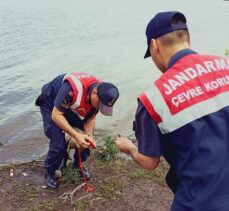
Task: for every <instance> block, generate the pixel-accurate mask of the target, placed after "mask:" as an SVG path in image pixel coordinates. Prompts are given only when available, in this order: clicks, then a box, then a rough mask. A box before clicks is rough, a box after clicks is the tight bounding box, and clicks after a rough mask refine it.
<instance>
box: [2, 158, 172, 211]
mask: <svg viewBox="0 0 229 211" xmlns="http://www.w3.org/2000/svg"><path fill="white" fill-rule="evenodd" d="M42 165H43V163H42V161H34V162H30V163H25V164H16V165H11V166H4V167H0V210H1V211H11V210H12V211H13V210H14V211H15V210H36V211H38V210H81V211H82V210H100V211H103V210H104V211H105V210H106V211H107V210H114V211H115V210H119V211H120V210H131V211H134V210H136V211H137V210H148V211H168V210H170V205H171V202H172V197H173V196H172V193H171V192H170V191H169V189H168V188H167V186H166V184H165V182H164V176H165V173H166V171H167V169H168V167H167V165H166V163H164V162H162V163H161V164H160V166H159V167H158V168H157V170H156V171H154V172H151V171H146V170H142V169H140V168H139V167H138V166H137V165H136V164H135V163H134V162H133V161H131V160H129V159H126V158H118V159H117V160H115V161H111V162H102V161H99V160H96V159H90V160H89V161H88V162H87V164H86V165H87V167H88V168H89V169H90V172H91V175H92V179H91V181H90V184H91V185H92V186H93V187H96V190H95V192H93V193H87V192H85V185H84V184H83V182H82V181H79V182H77V183H75V184H71V183H68V182H66V181H64V180H63V179H60V185H59V188H58V189H57V190H48V189H44V188H42V186H41V185H42V182H43V167H42ZM12 169H13V170H12ZM10 172H13V176H12V177H11V176H10ZM77 187H79V189H78V190H75V189H76V188H77ZM74 190H75V192H74ZM71 194H72V195H71Z"/></svg>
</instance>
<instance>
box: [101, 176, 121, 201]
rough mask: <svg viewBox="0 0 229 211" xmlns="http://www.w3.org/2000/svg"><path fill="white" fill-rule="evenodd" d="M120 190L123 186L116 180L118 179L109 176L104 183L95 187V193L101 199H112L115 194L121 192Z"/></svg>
mask: <svg viewBox="0 0 229 211" xmlns="http://www.w3.org/2000/svg"><path fill="white" fill-rule="evenodd" d="M122 188H123V184H122V183H121V182H120V181H119V180H118V178H115V177H113V176H109V177H107V178H106V181H104V182H103V183H102V184H100V185H98V186H97V191H98V193H99V195H100V196H101V197H105V198H108V199H114V198H115V196H116V194H117V192H118V191H121V190H122Z"/></svg>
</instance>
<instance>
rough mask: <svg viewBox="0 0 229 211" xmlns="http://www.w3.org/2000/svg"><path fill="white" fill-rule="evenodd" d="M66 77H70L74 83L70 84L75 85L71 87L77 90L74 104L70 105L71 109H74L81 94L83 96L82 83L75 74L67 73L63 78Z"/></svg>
mask: <svg viewBox="0 0 229 211" xmlns="http://www.w3.org/2000/svg"><path fill="white" fill-rule="evenodd" d="M67 77H68V78H70V79H71V80H72V81H73V82H74V83H72V86H74V85H75V87H73V89H74V90H78V95H77V98H76V99H75V102H74V104H73V105H71V109H73V110H75V109H76V108H77V107H79V106H80V104H81V100H82V96H83V85H82V83H81V82H80V80H79V79H78V78H77V77H76V76H75V75H73V74H71V73H69V74H67V75H65V77H64V80H65V79H66V78H67Z"/></svg>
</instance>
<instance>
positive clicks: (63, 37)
mask: <svg viewBox="0 0 229 211" xmlns="http://www.w3.org/2000/svg"><path fill="white" fill-rule="evenodd" d="M166 10H180V11H182V12H184V13H185V14H186V16H187V19H188V24H189V28H190V33H191V37H192V44H193V45H192V46H193V49H195V50H197V51H199V52H201V53H212V54H219V55H223V54H224V51H225V49H226V48H228V47H229V40H228V36H229V24H228V20H229V2H227V1H223V0H222V1H221V0H202V1H197V0H193V1H182V0H174V1H168V0H167V1H166V0H161V1H156V0H144V1H139V0H115V1H107V0H93V1H91V0H68V1H63V0H49V1H45V0H39V1H37V0H1V1H0V125H1V126H0V142H2V143H3V144H4V145H3V147H1V149H0V164H3V163H7V162H13V161H26V160H31V159H36V158H37V157H38V156H40V155H41V154H43V153H45V152H46V150H47V144H48V140H47V139H46V138H45V137H44V135H43V133H42V122H41V115H40V113H39V111H38V109H37V108H36V107H35V106H34V100H35V98H36V96H37V95H38V93H39V92H40V87H41V86H42V85H43V84H44V83H45V82H47V81H49V80H50V79H52V78H53V77H55V76H57V75H58V74H61V73H64V72H71V71H86V72H89V73H92V74H94V75H96V76H98V77H101V78H102V79H104V80H106V81H111V82H113V83H115V84H116V85H117V86H118V87H119V89H120V92H121V96H120V100H119V101H118V102H117V104H116V106H115V114H114V116H113V117H112V118H107V117H103V116H101V115H99V117H98V121H97V124H96V128H97V132H96V134H97V136H102V135H103V134H105V133H111V134H117V133H121V134H123V135H131V134H132V131H131V129H132V120H133V118H134V113H135V109H136V106H137V102H136V97H137V96H138V95H139V93H140V92H141V91H143V90H144V89H145V88H146V87H147V86H148V84H149V83H150V82H151V81H152V80H153V78H154V77H155V76H157V75H158V74H159V72H158V71H157V70H156V68H155V67H154V66H152V62H151V60H150V59H147V60H143V55H144V53H145V50H146V39H145V35H144V31H145V26H146V24H147V23H148V21H149V19H150V18H151V17H152V16H153V15H154V14H155V13H157V12H159V11H166Z"/></svg>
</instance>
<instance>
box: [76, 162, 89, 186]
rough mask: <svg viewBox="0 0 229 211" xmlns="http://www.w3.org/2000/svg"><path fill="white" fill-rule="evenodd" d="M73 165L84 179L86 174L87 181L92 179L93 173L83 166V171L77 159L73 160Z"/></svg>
mask: <svg viewBox="0 0 229 211" xmlns="http://www.w3.org/2000/svg"><path fill="white" fill-rule="evenodd" d="M72 167H73V169H75V170H76V171H77V172H78V173H79V174H80V176H81V178H82V179H84V176H85V178H86V180H87V181H89V180H90V179H91V175H90V173H89V171H88V170H87V169H86V168H84V167H83V169H82V171H83V172H82V171H81V169H80V167H79V165H78V164H77V163H76V162H75V161H74V162H73V164H72Z"/></svg>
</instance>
